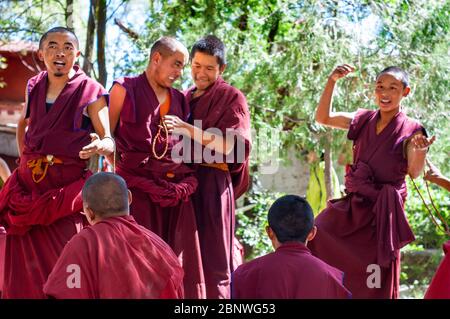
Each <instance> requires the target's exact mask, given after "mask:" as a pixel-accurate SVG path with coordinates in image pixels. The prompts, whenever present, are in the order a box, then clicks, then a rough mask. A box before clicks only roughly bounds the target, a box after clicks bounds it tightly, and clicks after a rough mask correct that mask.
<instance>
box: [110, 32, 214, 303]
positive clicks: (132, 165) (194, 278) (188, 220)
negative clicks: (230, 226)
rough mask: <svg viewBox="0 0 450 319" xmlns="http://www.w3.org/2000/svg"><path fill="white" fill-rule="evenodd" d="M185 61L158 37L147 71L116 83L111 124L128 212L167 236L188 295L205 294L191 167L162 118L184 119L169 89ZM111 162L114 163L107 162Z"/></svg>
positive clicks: (180, 50) (174, 44)
mask: <svg viewBox="0 0 450 319" xmlns="http://www.w3.org/2000/svg"><path fill="white" fill-rule="evenodd" d="M187 60H188V52H187V49H186V48H185V47H184V46H183V44H181V43H180V42H179V41H177V40H176V39H174V38H171V37H162V38H160V39H159V40H157V41H156V42H155V43H154V44H153V46H152V48H151V50H150V57H149V62H148V66H147V68H146V70H145V71H144V72H143V73H142V74H141V75H138V76H132V77H123V78H119V79H116V80H115V81H114V84H113V87H112V88H111V96H110V122H111V129H112V131H113V132H114V135H115V140H116V142H117V156H116V160H115V162H116V171H117V173H118V174H119V175H121V176H122V177H123V178H124V179H125V180H126V182H127V184H128V187H129V188H130V190H131V193H132V194H133V203H132V204H131V215H132V216H133V217H134V218H135V219H136V221H137V222H138V223H139V224H140V225H143V226H145V227H147V228H148V229H150V230H151V231H153V232H154V233H156V234H157V235H158V236H160V237H161V238H162V239H163V240H165V241H166V242H167V243H168V244H169V245H170V247H172V249H173V250H174V252H175V254H176V255H177V256H178V258H179V259H180V262H181V263H182V265H183V269H184V273H185V277H184V292H185V297H186V298H204V297H205V285H204V278H203V267H202V256H201V253H200V245H199V238H198V231H197V223H196V220H195V212H194V207H193V204H192V200H191V195H192V194H193V192H194V191H195V189H196V188H197V179H196V178H195V176H194V170H193V169H192V168H190V167H188V166H187V165H185V164H184V163H182V162H180V161H176V160H175V159H173V158H172V149H173V148H174V147H175V146H176V145H177V144H178V143H179V141H178V139H176V138H172V136H171V135H170V134H169V131H168V128H167V127H166V125H165V124H164V122H163V120H162V119H163V117H164V116H165V115H167V114H169V115H175V116H177V117H179V118H181V119H185V120H187V117H188V115H189V107H188V105H187V103H186V101H185V98H184V96H183V94H182V93H181V92H180V91H178V90H176V89H174V88H172V85H173V83H174V82H175V81H176V80H177V79H178V78H179V77H180V76H181V74H182V72H183V68H184V65H185V64H186V62H187ZM110 161H114V160H111V159H110Z"/></svg>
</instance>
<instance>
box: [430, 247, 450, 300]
mask: <svg viewBox="0 0 450 319" xmlns="http://www.w3.org/2000/svg"><path fill="white" fill-rule="evenodd" d="M443 248H444V254H445V256H444V259H443V260H442V261H441V263H440V264H439V267H438V269H437V270H436V273H435V274H434V276H433V279H432V280H431V283H430V286H429V287H428V289H427V292H426V293H425V297H424V298H425V299H450V240H449V241H448V242H446V243H445V244H444V246H443Z"/></svg>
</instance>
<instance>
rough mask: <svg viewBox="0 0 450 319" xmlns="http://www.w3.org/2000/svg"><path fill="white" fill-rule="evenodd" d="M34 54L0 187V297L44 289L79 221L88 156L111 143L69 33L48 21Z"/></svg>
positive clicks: (102, 108) (97, 95)
mask: <svg viewBox="0 0 450 319" xmlns="http://www.w3.org/2000/svg"><path fill="white" fill-rule="evenodd" d="M38 55H39V58H40V59H41V60H42V61H43V62H44V64H45V66H46V69H47V70H46V71H44V72H41V73H39V74H38V75H36V76H35V77H33V78H31V79H30V80H29V81H28V84H27V88H26V104H25V105H26V107H25V108H24V109H23V112H22V116H21V118H20V120H19V123H18V127H17V143H18V149H19V155H20V164H19V167H18V168H17V169H16V170H15V171H14V172H13V173H12V175H11V177H10V178H9V179H8V181H7V182H6V184H5V185H4V187H3V189H2V192H1V193H0V222H1V223H2V224H3V225H4V226H5V228H6V231H7V238H6V256H5V277H4V286H3V297H4V298H44V297H45V295H44V293H43V291H42V287H43V284H44V283H45V281H46V280H47V276H48V274H49V273H50V271H51V270H52V268H53V266H54V264H55V262H56V260H57V258H58V256H59V255H60V253H61V251H62V249H63V248H64V245H65V244H66V243H67V242H68V241H69V240H70V238H71V237H72V236H73V235H75V234H76V233H78V232H79V231H80V230H81V228H82V227H83V219H84V217H83V215H81V214H80V212H81V211H82V202H81V196H80V193H81V188H82V187H83V184H84V182H85V180H86V179H87V178H88V177H89V176H90V175H91V174H92V173H91V172H90V171H88V169H87V159H88V158H89V157H90V156H92V155H94V154H99V155H108V154H110V153H111V152H112V151H113V147H114V144H113V141H112V140H111V137H110V132H109V121H108V108H107V100H106V98H105V96H106V95H107V92H106V91H105V89H104V88H103V87H102V86H101V85H100V84H99V83H97V82H96V81H94V80H92V79H90V78H89V77H88V76H87V75H86V74H85V73H84V72H83V71H82V70H81V69H80V68H79V67H78V66H76V65H75V61H76V59H77V57H78V56H79V55H80V51H79V45H78V39H77V37H76V35H75V34H74V33H73V32H72V31H70V30H68V29H66V28H63V27H57V28H53V29H50V30H49V31H47V32H46V33H45V34H44V35H43V36H42V38H41V40H40V42H39V51H38ZM27 128H28V129H27ZM93 134H96V135H93ZM97 136H98V137H99V138H97ZM91 139H95V141H93V142H91Z"/></svg>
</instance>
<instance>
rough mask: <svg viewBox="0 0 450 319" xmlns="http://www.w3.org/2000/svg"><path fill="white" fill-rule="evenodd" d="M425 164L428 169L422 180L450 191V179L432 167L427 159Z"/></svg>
mask: <svg viewBox="0 0 450 319" xmlns="http://www.w3.org/2000/svg"><path fill="white" fill-rule="evenodd" d="M426 162H427V165H428V167H429V169H428V170H427V172H426V173H425V176H424V179H425V180H427V181H430V182H431V183H434V184H436V185H439V186H441V187H442V188H445V189H446V190H448V191H450V179H449V178H447V177H445V176H444V175H443V174H442V173H441V171H440V170H439V169H438V168H437V167H436V166H434V164H433V163H431V162H430V161H429V160H428V159H426Z"/></svg>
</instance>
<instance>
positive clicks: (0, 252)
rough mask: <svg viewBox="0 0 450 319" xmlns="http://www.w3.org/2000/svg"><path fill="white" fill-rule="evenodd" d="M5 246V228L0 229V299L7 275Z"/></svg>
mask: <svg viewBox="0 0 450 319" xmlns="http://www.w3.org/2000/svg"><path fill="white" fill-rule="evenodd" d="M5 244H6V231H5V228H3V227H0V298H1V296H2V290H3V275H4V273H5Z"/></svg>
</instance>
